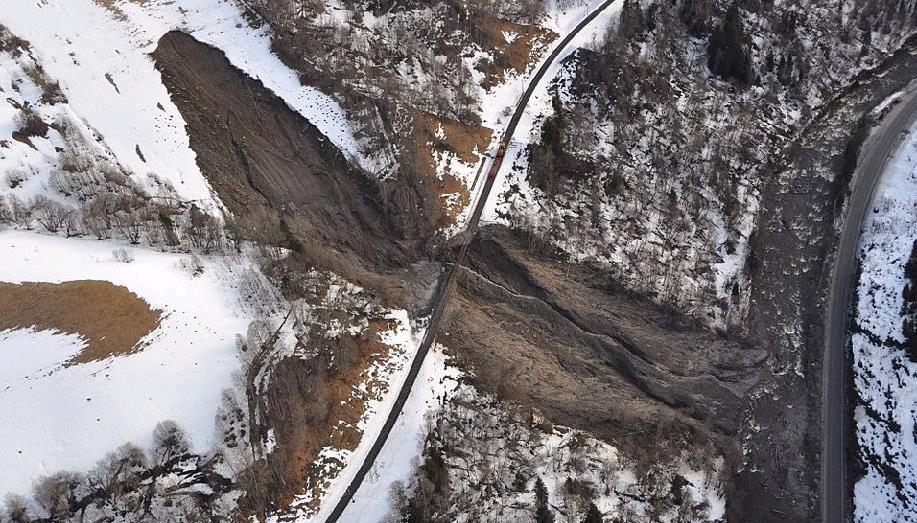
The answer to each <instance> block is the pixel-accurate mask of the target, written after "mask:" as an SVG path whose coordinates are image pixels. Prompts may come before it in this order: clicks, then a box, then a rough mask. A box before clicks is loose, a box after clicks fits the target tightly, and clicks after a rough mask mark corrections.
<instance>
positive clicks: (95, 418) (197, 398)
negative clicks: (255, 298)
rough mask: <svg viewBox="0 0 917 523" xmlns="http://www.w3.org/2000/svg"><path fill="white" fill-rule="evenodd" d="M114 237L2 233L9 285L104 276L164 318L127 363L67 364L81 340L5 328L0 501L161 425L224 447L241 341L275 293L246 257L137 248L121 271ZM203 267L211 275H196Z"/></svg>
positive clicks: (0, 373) (201, 444) (0, 255)
mask: <svg viewBox="0 0 917 523" xmlns="http://www.w3.org/2000/svg"><path fill="white" fill-rule="evenodd" d="M123 247H124V245H123V244H120V243H118V242H111V241H94V240H77V239H64V238H60V237H54V236H45V235H38V234H35V233H29V232H21V231H12V230H7V231H2V232H0V259H2V260H3V263H0V281H6V282H14V283H18V282H64V281H71V280H105V281H110V282H112V283H114V284H116V285H123V286H125V287H127V289H129V290H130V291H132V292H134V293H136V294H137V295H138V296H140V297H141V298H142V299H144V300H145V301H147V302H148V303H149V304H150V306H151V307H153V308H157V309H161V310H162V311H163V317H162V321H161V323H160V325H159V327H158V328H156V329H155V330H154V331H152V332H151V333H150V334H149V335H148V336H146V338H144V340H143V341H142V343H147V344H148V345H147V346H146V347H145V348H143V349H142V350H140V351H138V352H136V353H133V354H131V355H128V356H121V357H110V358H108V359H105V360H101V361H92V362H89V363H81V364H78V365H71V366H63V363H64V362H66V361H67V360H68V359H69V358H70V357H71V356H72V355H73V354H74V353H75V352H77V351H79V350H80V348H81V346H82V341H81V340H79V339H78V338H76V337H75V336H73V335H62V334H55V333H51V332H48V331H42V332H35V331H32V330H28V329H24V330H13V331H3V332H0V419H3V420H4V423H3V424H2V425H0V463H2V464H3V473H2V474H0V495H2V494H4V493H6V492H16V493H25V492H27V491H28V489H29V488H30V486H31V483H32V481H33V480H35V479H36V478H37V477H38V476H39V475H42V474H49V473H53V472H56V471H58V470H61V469H68V470H87V469H89V468H90V467H91V466H92V465H93V464H94V463H95V462H96V461H97V460H99V459H100V458H102V456H104V455H105V453H106V452H109V451H111V450H113V449H115V448H117V447H118V446H120V445H122V444H124V443H127V442H133V443H136V444H138V445H144V446H146V445H148V444H149V443H150V438H151V436H150V435H151V434H152V429H153V428H154V427H155V426H156V424H157V423H158V422H159V421H162V420H166V419H172V420H174V421H176V422H177V423H178V424H179V426H181V427H183V428H184V429H185V430H186V431H187V433H188V435H189V437H190V439H191V442H192V444H193V446H194V449H195V450H198V451H206V450H208V449H209V447H210V446H211V444H212V443H213V441H214V437H215V430H214V416H215V415H216V412H217V407H218V405H219V404H220V400H221V396H222V392H223V390H224V389H225V388H227V387H229V386H230V385H231V376H232V373H233V372H234V371H236V369H238V367H239V362H238V359H237V357H236V348H235V343H234V337H235V335H236V334H237V333H241V332H245V329H246V327H247V326H248V324H249V322H250V321H251V320H252V319H253V318H254V317H256V316H257V315H258V313H259V311H257V310H255V308H254V307H252V306H250V305H248V303H249V301H250V300H248V299H247V296H250V295H251V294H253V291H258V292H262V293H264V294H265V295H267V296H268V297H270V296H271V292H272V290H271V288H270V287H266V286H264V284H263V280H262V278H263V277H261V276H259V275H258V274H256V273H253V272H252V268H251V266H250V265H249V263H248V262H247V261H245V260H244V259H239V258H215V257H209V258H207V259H206V260H196V259H192V258H191V256H188V255H180V254H170V253H158V252H152V251H148V250H141V249H136V250H134V251H133V252H134V255H135V258H136V259H135V260H134V261H133V262H131V263H120V262H117V261H115V260H114V259H113V257H112V250H113V249H116V248H123ZM198 268H201V269H202V272H200V273H199V274H197V275H195V274H194V273H195V272H196V270H197V269H198Z"/></svg>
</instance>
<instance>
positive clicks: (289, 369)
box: [243, 319, 393, 520]
mask: <svg viewBox="0 0 917 523" xmlns="http://www.w3.org/2000/svg"><path fill="white" fill-rule="evenodd" d="M345 324H346V323H345ZM392 327H393V325H391V324H390V323H389V321H387V320H382V319H377V320H371V321H370V324H369V327H368V328H367V329H365V330H364V331H363V332H362V333H360V334H358V335H349V334H343V335H341V336H340V337H339V338H337V339H335V340H328V341H329V342H330V343H332V344H334V345H337V344H340V346H347V349H345V350H347V351H348V352H352V353H353V355H352V357H353V360H352V361H350V362H349V364H345V365H344V367H343V368H337V370H336V371H333V372H328V371H325V370H324V367H323V365H324V364H325V363H327V361H328V360H324V359H323V358H321V357H319V358H316V359H313V360H303V359H299V358H287V359H285V360H283V361H281V362H280V364H279V365H278V366H277V367H276V368H275V369H274V371H273V372H272V375H271V386H270V389H269V390H268V398H269V403H268V410H269V412H270V414H271V418H272V425H273V429H274V434H275V438H276V442H277V446H276V447H275V449H274V452H273V453H272V454H271V455H270V456H269V457H268V460H269V465H268V467H269V468H270V469H271V470H275V471H276V473H279V475H280V478H282V480H281V481H279V483H280V485H282V488H280V489H279V490H278V491H276V492H275V498H274V500H273V502H274V503H273V505H274V507H276V508H278V509H280V511H281V513H280V514H279V515H280V519H281V520H285V517H286V516H287V515H286V514H284V511H285V510H286V508H287V507H289V506H290V504H291V503H292V502H293V500H294V499H295V498H296V497H297V496H302V495H304V494H308V498H300V499H298V500H297V502H298V503H300V506H301V507H302V506H304V507H306V508H308V509H310V510H313V511H314V510H317V509H318V506H319V502H320V501H321V497H322V495H323V493H324V491H325V489H327V487H328V486H329V485H330V483H331V481H332V480H333V479H334V478H335V477H336V476H337V474H338V473H339V472H340V471H341V470H342V469H343V467H344V463H342V462H339V461H337V460H324V461H322V460H319V455H320V453H321V451H322V449H323V448H325V447H329V446H332V447H335V448H338V449H346V450H354V449H356V448H357V446H358V445H359V443H360V440H361V439H362V437H363V434H362V433H361V432H360V431H359V430H358V429H357V425H358V424H359V422H360V420H361V419H362V418H363V416H364V415H365V414H366V408H367V402H369V401H371V400H373V399H379V398H381V396H382V395H383V394H384V393H385V392H386V391H387V390H388V383H387V382H386V381H384V380H383V379H382V376H381V375H379V374H376V373H371V372H370V371H371V369H373V368H374V367H375V368H376V369H378V368H379V366H378V365H377V364H378V363H380V362H383V361H385V360H387V359H389V356H390V351H391V350H393V348H392V347H390V346H388V345H386V344H384V343H382V341H381V338H380V334H381V333H382V332H385V331H387V330H389V329H391V328H392ZM335 360H339V358H335ZM385 370H386V371H391V370H392V369H385ZM361 385H362V386H361ZM317 412H318V413H321V414H317ZM278 486H279V485H278ZM245 504H246V503H245V502H244V501H243V511H245V509H246V508H247V507H245V506H244V505H245Z"/></svg>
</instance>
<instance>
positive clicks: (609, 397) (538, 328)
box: [441, 226, 764, 455]
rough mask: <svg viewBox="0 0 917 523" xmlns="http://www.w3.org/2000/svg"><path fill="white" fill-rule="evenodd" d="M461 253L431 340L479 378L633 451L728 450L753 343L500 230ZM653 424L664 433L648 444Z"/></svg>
mask: <svg viewBox="0 0 917 523" xmlns="http://www.w3.org/2000/svg"><path fill="white" fill-rule="evenodd" d="M468 260H469V261H468V267H462V271H461V274H460V276H459V278H458V285H457V288H456V289H455V290H454V291H453V294H452V295H451V297H450V302H449V305H448V308H447V311H446V314H445V316H444V319H443V324H442V328H441V332H442V333H443V335H442V336H441V341H442V343H443V344H444V345H445V346H447V347H448V348H449V349H450V351H451V352H452V353H453V355H454V356H455V357H456V358H457V359H458V361H459V362H461V364H462V366H464V367H466V368H469V369H471V370H472V372H473V375H474V380H475V382H476V384H477V385H478V386H480V387H481V388H483V389H484V390H487V391H490V392H493V393H496V394H498V395H499V396H500V397H503V398H505V399H509V400H511V401H516V402H520V403H522V404H526V405H529V406H533V407H536V408H538V409H539V410H541V411H542V412H544V413H545V414H546V415H547V417H548V418H549V419H551V421H553V422H557V423H560V424H563V425H566V426H570V427H576V428H579V429H582V430H586V431H589V432H592V433H594V434H596V435H597V436H599V437H601V438H603V439H606V440H607V441H611V442H614V443H615V444H618V445H624V446H625V448H626V451H627V452H629V453H631V454H633V455H639V454H645V455H646V454H652V453H654V452H657V451H659V450H660V449H663V448H668V449H670V450H673V451H674V450H676V449H681V448H684V447H686V446H687V447H690V446H691V445H698V446H703V445H707V444H708V443H714V444H715V446H716V447H717V449H718V450H719V451H721V452H726V453H728V452H729V450H728V449H729V447H730V445H729V443H728V441H729V440H730V439H731V437H732V436H733V435H735V433H736V431H737V429H738V426H739V421H740V414H741V404H742V400H743V397H744V396H745V394H746V393H747V391H748V389H749V388H750V387H751V385H752V384H753V383H754V381H755V379H756V374H757V372H756V368H757V366H758V365H759V364H760V363H761V361H762V359H763V358H764V354H763V353H762V352H761V351H760V350H756V349H754V348H751V347H748V346H745V345H743V344H742V343H738V342H736V341H731V340H728V339H726V338H725V337H723V336H721V335H719V334H715V333H713V332H711V331H709V330H708V329H706V328H704V327H702V326H701V325H700V324H698V323H696V322H695V321H694V320H691V319H689V318H686V317H684V316H683V315H681V314H679V313H678V312H676V311H674V310H672V309H669V308H667V307H663V306H660V305H657V304H654V303H652V302H651V301H649V300H647V299H644V298H641V297H639V296H635V295H633V294H631V293H629V292H628V291H626V290H625V289H622V288H620V287H618V286H617V285H616V284H615V283H614V281H613V280H612V279H611V278H610V277H609V276H608V275H607V274H606V273H603V272H602V271H601V270H600V269H598V268H595V267H590V266H586V265H572V264H568V263H563V262H560V261H559V260H558V259H556V258H554V257H552V256H550V255H545V254H538V253H536V252H532V251H530V250H529V249H528V248H527V244H526V242H525V241H524V240H523V239H522V238H520V237H519V236H518V235H517V234H516V233H514V232H512V231H510V230H508V229H506V228H504V227H496V226H492V227H487V228H485V229H484V230H483V231H482V232H481V234H480V236H479V237H477V238H476V239H475V240H474V241H473V243H472V247H471V250H470V251H469V256H468ZM660 427H664V428H665V430H664V431H663V432H665V433H666V434H667V437H668V438H670V440H669V441H666V440H665V439H663V440H657V439H655V438H653V441H652V444H650V445H647V437H648V436H649V435H651V434H657V433H658V431H659V429H660Z"/></svg>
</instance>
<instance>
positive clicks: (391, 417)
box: [325, 0, 619, 523]
mask: <svg viewBox="0 0 917 523" xmlns="http://www.w3.org/2000/svg"><path fill="white" fill-rule="evenodd" d="M617 1H619V0H606V1H605V2H603V3H602V4H601V5H599V6H598V7H596V8H595V9H594V10H593V11H592V12H590V13H589V14H588V15H587V16H586V17H585V18H583V20H582V21H580V23H579V24H577V25H576V27H574V28H573V30H572V31H570V33H569V34H567V36H565V37H564V39H563V40H561V42H560V44H558V45H557V47H555V48H554V50H553V51H552V52H551V54H550V55H549V56H548V59H547V60H545V61H544V63H542V65H541V67H539V68H538V71H537V72H536V73H535V75H534V76H533V77H532V79H531V80H530V81H529V85H528V87H527V88H526V90H525V93H523V95H522V97H521V98H520V99H519V103H517V104H516V109H515V110H514V111H513V116H512V118H510V120H509V125H507V127H506V131H505V132H504V133H503V136H502V137H501V140H500V142H499V143H507V144H508V143H509V141H510V140H511V139H512V137H513V133H514V132H515V131H516V126H517V125H518V124H519V119H520V118H522V113H523V112H524V111H525V108H526V106H527V105H528V103H529V99H530V98H531V97H532V93H534V92H535V88H537V87H538V84H539V83H540V82H541V80H542V78H543V77H544V75H545V74H546V73H547V72H548V69H550V67H551V65H552V64H554V62H555V61H556V60H557V58H558V56H560V54H561V53H562V52H563V51H564V49H566V48H567V46H568V45H570V42H571V41H573V39H574V38H575V37H576V35H578V34H579V32H580V31H581V30H583V28H585V27H586V26H587V25H589V23H590V22H592V21H593V20H595V18H596V17H597V16H599V14H601V12H602V11H604V10H605V9H606V8H608V7H609V6H610V5H611V4H613V3H615V2H617ZM501 164H502V162H499V163H496V164H494V163H491V166H490V168H489V169H488V176H487V178H486V179H485V180H484V189H483V190H482V191H481V195H480V196H479V197H478V201H477V203H476V205H475V208H474V212H473V213H472V214H471V218H470V219H469V220H468V225H467V227H466V229H465V232H464V233H463V235H464V237H465V242H464V243H463V244H462V248H461V251H460V252H459V255H458V257H457V258H456V259H455V261H454V262H453V263H452V265H450V267H449V270H448V272H447V273H446V277H445V278H444V279H443V281H442V283H441V284H440V286H439V289H438V291H437V294H436V298H435V299H434V301H435V303H436V305H435V308H434V309H433V315H432V316H431V317H430V324H429V326H428V327H427V331H426V333H425V334H424V338H423V341H421V343H420V347H419V348H418V349H417V353H416V354H415V355H414V359H413V360H412V361H411V370H410V371H409V372H408V376H407V378H405V381H404V385H402V387H401V390H400V391H399V392H398V397H397V398H396V399H395V403H394V405H392V410H391V411H390V412H389V414H388V418H386V420H385V425H383V426H382V430H381V431H379V435H378V436H377V437H376V441H374V442H373V446H372V447H371V448H370V449H369V453H368V454H367V455H366V458H365V459H364V460H363V464H362V465H361V466H360V469H359V470H358V471H357V473H356V475H355V476H354V478H353V480H352V481H351V482H350V485H348V486H347V489H346V490H345V491H344V493H343V494H342V495H341V498H340V499H339V500H338V502H337V504H336V505H335V506H334V510H332V511H331V514H330V515H329V516H328V519H326V520H325V523H335V522H336V521H338V519H339V518H340V517H341V514H343V512H344V509H346V508H347V505H348V504H349V503H350V501H351V500H352V499H353V496H354V495H355V494H356V493H357V490H359V488H360V485H361V484H362V483H363V479H364V478H365V477H366V474H367V473H368V472H369V470H370V469H371V468H372V466H373V463H374V462H375V461H376V457H378V456H379V453H380V452H381V451H382V447H383V446H384V445H385V441H386V440H387V439H388V436H389V434H390V433H391V431H392V428H393V427H394V426H395V422H396V421H398V416H399V415H400V414H401V410H402V409H403V408H404V404H405V402H407V400H408V396H409V395H410V394H411V389H412V388H413V386H414V381H415V380H416V379H417V375H418V373H419V372H420V367H421V366H422V365H423V360H424V358H425V357H426V355H427V352H429V350H430V346H431V345H432V344H433V340H434V339H435V337H436V330H437V327H438V326H439V321H440V319H441V317H442V314H443V311H444V310H445V308H446V301H447V300H448V298H449V288H450V287H451V286H452V283H453V281H454V280H455V275H456V273H457V271H456V268H457V267H458V266H460V265H462V263H463V262H464V260H465V256H466V255H467V252H468V246H469V245H470V244H471V238H472V237H473V235H474V233H475V231H476V230H477V228H478V223H479V222H480V220H481V214H482V213H483V212H484V205H485V204H486V203H487V198H488V197H489V196H490V191H491V189H493V186H494V181H495V180H496V175H497V173H498V172H499V170H500V166H501ZM482 167H483V164H482Z"/></svg>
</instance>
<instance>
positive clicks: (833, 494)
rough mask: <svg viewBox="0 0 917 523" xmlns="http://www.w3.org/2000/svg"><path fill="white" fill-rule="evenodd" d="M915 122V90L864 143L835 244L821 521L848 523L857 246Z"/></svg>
mask: <svg viewBox="0 0 917 523" xmlns="http://www.w3.org/2000/svg"><path fill="white" fill-rule="evenodd" d="M915 117H917V90H913V91H911V92H908V93H907V94H905V95H903V100H902V101H901V103H899V104H898V105H897V107H895V108H894V109H893V110H892V111H891V112H890V113H889V114H888V115H887V116H886V117H885V118H884V120H883V122H882V123H881V124H880V126H879V127H878V128H877V130H876V131H875V132H874V133H873V135H872V136H871V137H870V138H869V139H868V141H867V142H866V143H865V144H864V146H863V150H862V152H861V156H860V157H861V162H860V164H859V166H858V167H857V170H856V174H855V175H854V177H853V184H854V185H853V187H852V188H851V194H850V201H849V202H848V207H847V217H846V219H845V221H844V228H843V230H842V231H841V235H840V239H839V241H838V244H837V251H836V256H835V265H834V271H833V274H832V279H831V282H832V283H831V293H830V295H829V297H828V309H827V315H826V318H825V348H824V350H825V353H824V362H823V376H822V379H823V387H824V388H823V391H822V393H823V396H822V419H823V420H824V425H823V431H824V433H823V435H822V441H823V447H822V470H821V477H822V520H823V521H824V522H825V523H841V522H844V521H847V516H850V514H846V507H847V501H846V495H847V490H846V483H845V475H846V471H847V468H846V463H845V459H846V457H847V456H846V454H847V449H846V439H845V429H846V426H847V425H846V423H847V421H848V420H847V419H846V417H847V396H846V372H845V365H844V362H845V358H846V354H847V332H848V327H849V323H848V314H849V312H850V298H851V294H852V293H851V289H852V288H853V286H854V284H855V282H854V275H855V274H856V267H857V246H858V245H859V243H860V228H861V226H862V224H863V219H864V217H865V216H866V210H867V208H868V207H869V204H870V202H871V201H872V195H873V192H874V191H875V188H876V184H877V182H878V181H879V178H880V177H881V174H882V171H883V170H884V167H885V163H886V161H887V160H888V158H889V156H891V154H892V153H894V152H895V149H896V148H897V146H898V144H899V143H900V137H901V134H902V132H903V131H905V130H906V129H907V128H908V127H910V125H911V124H912V123H913V122H914V119H915Z"/></svg>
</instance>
